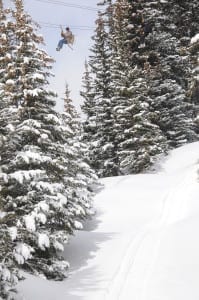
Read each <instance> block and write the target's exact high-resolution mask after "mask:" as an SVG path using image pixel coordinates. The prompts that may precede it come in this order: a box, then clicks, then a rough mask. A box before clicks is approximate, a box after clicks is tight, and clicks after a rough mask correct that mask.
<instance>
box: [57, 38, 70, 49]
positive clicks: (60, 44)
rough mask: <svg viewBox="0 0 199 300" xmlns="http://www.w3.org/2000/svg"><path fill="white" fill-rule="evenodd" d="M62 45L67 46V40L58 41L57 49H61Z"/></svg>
mask: <svg viewBox="0 0 199 300" xmlns="http://www.w3.org/2000/svg"><path fill="white" fill-rule="evenodd" d="M64 44H68V42H67V40H65V39H62V40H60V41H59V43H58V45H57V48H59V49H61V48H62V47H63V45H64Z"/></svg>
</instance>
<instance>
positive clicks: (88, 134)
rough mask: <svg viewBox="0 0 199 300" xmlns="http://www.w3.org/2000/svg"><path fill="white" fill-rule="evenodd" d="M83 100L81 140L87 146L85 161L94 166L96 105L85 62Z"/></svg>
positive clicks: (88, 70) (89, 72)
mask: <svg viewBox="0 0 199 300" xmlns="http://www.w3.org/2000/svg"><path fill="white" fill-rule="evenodd" d="M80 94H81V96H82V98H83V99H84V102H83V105H82V106H81V109H82V112H83V113H84V115H83V121H82V126H83V140H84V141H85V143H86V145H87V148H88V150H87V159H88V162H90V164H91V165H93V166H94V165H95V161H94V157H92V151H91V147H92V138H93V135H94V134H96V132H97V128H96V109H97V108H96V104H95V97H94V96H95V88H94V86H93V78H92V76H91V70H90V68H89V65H88V63H87V61H86V62H85V72H84V75H83V78H82V90H81V92H80Z"/></svg>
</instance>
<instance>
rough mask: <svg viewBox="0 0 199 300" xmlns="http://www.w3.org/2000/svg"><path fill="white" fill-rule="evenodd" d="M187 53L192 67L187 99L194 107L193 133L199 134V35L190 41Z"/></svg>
mask: <svg viewBox="0 0 199 300" xmlns="http://www.w3.org/2000/svg"><path fill="white" fill-rule="evenodd" d="M188 51H189V52H190V54H191V62H192V66H193V70H192V76H191V80H190V84H189V90H188V94H187V95H188V98H189V100H190V102H191V103H193V105H194V111H193V120H194V124H195V131H196V133H197V134H199V69H198V65H199V64H198V53H199V34H198V33H197V34H196V35H194V36H193V37H192V39H191V41H190V45H189V47H188Z"/></svg>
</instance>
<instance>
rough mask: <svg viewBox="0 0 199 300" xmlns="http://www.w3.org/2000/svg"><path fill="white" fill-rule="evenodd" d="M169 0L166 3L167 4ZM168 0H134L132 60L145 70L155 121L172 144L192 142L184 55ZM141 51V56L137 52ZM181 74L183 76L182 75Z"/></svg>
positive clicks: (193, 135) (151, 109)
mask: <svg viewBox="0 0 199 300" xmlns="http://www.w3.org/2000/svg"><path fill="white" fill-rule="evenodd" d="M165 3H166V4H165ZM167 3H168V2H167V1H163V2H154V1H147V3H146V2H145V1H134V2H132V9H133V14H132V20H131V24H132V31H131V34H132V40H131V46H132V51H133V52H132V54H133V56H132V57H133V63H134V64H136V65H137V66H139V67H140V68H142V69H143V70H144V71H145V78H146V79H147V77H148V79H147V89H148V96H149V98H150V99H151V104H150V111H151V113H152V115H154V117H153V118H152V122H153V123H154V124H155V125H157V126H158V127H159V128H160V130H161V131H162V132H163V134H164V136H165V137H166V138H167V140H168V144H169V145H170V146H171V147H176V146H179V145H181V144H183V143H186V142H188V141H193V140H194V138H195V133H194V130H193V123H192V120H191V113H192V107H191V105H190V104H189V103H188V102H187V101H186V100H187V99H186V85H185V82H186V80H183V79H182V78H183V74H184V73H186V71H185V69H186V68H184V69H182V66H183V58H182V57H181V56H180V47H179V46H180V45H179V40H178V38H177V37H176V36H175V35H174V34H173V32H174V31H175V29H174V26H173V20H171V19H169V13H168V15H166V16H165V12H164V9H163V6H164V5H167ZM138 54H139V55H138ZM181 77H182V78H181Z"/></svg>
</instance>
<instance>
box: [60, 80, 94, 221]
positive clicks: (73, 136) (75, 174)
mask: <svg viewBox="0 0 199 300" xmlns="http://www.w3.org/2000/svg"><path fill="white" fill-rule="evenodd" d="M62 119H63V122H64V125H65V128H66V131H65V132H64V135H65V136H66V143H65V149H66V150H65V152H66V154H67V155H68V164H67V172H68V173H67V174H68V175H67V176H66V177H67V178H68V180H69V182H68V183H67V184H68V185H71V186H73V194H72V195H71V201H72V202H73V203H76V205H77V211H80V212H81V214H80V218H81V217H83V218H85V217H86V216H87V215H89V214H90V213H91V199H92V196H93V188H94V186H97V176H96V175H95V173H94V171H93V170H92V169H91V168H90V166H89V165H88V163H87V147H86V145H85V144H84V142H83V141H82V130H81V123H80V118H79V115H78V113H77V111H76V109H75V107H74V105H73V102H72V99H71V98H70V91H69V89H68V85H66V90H65V98H64V113H63V114H62ZM73 205H74V204H73Z"/></svg>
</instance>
